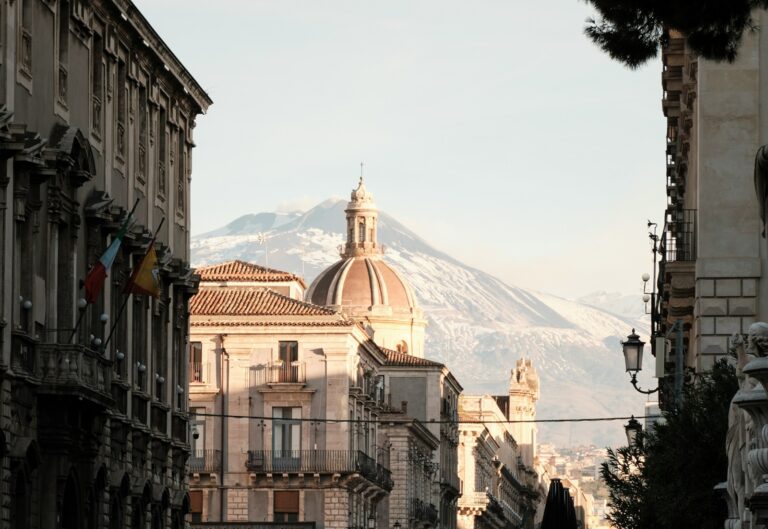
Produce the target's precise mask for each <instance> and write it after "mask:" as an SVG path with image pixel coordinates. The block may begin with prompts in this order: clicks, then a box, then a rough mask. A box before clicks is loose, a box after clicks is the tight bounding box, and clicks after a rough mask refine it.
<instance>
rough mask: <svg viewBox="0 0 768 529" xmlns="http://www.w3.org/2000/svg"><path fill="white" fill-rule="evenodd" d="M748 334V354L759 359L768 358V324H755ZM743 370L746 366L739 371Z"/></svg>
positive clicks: (760, 322) (751, 326)
mask: <svg viewBox="0 0 768 529" xmlns="http://www.w3.org/2000/svg"><path fill="white" fill-rule="evenodd" d="M747 332H748V333H749V334H748V336H749V344H748V350H747V353H748V354H751V355H754V356H758V357H764V356H768V323H764V322H762V321H759V322H757V323H753V324H752V325H750V326H749V330H748V331H747ZM743 368H744V366H743V365H741V366H739V367H738V368H737V369H743Z"/></svg>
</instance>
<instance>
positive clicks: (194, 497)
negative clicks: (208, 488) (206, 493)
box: [189, 490, 203, 523]
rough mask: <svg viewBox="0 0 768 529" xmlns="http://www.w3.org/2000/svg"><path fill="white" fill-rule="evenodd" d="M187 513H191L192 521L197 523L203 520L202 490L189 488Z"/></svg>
mask: <svg viewBox="0 0 768 529" xmlns="http://www.w3.org/2000/svg"><path fill="white" fill-rule="evenodd" d="M189 514H190V515H191V517H192V519H191V522H192V523H199V522H202V521H203V491H202V490H190V491H189Z"/></svg>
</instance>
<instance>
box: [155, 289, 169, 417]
mask: <svg viewBox="0 0 768 529" xmlns="http://www.w3.org/2000/svg"><path fill="white" fill-rule="evenodd" d="M153 305H154V311H153V314H152V352H153V362H152V365H153V367H154V371H155V372H154V374H153V377H154V380H155V397H156V398H157V400H159V401H161V402H164V401H165V398H164V397H165V394H166V391H165V381H166V378H167V377H166V370H167V365H166V364H167V355H166V352H167V350H168V339H167V336H168V333H167V330H168V317H167V315H168V305H167V304H166V303H165V302H164V301H160V300H157V299H156V300H154V301H153Z"/></svg>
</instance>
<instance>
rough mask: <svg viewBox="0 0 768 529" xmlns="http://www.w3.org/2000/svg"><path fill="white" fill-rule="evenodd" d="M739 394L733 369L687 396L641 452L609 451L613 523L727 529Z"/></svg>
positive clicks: (719, 369)
mask: <svg viewBox="0 0 768 529" xmlns="http://www.w3.org/2000/svg"><path fill="white" fill-rule="evenodd" d="M737 390H738V382H737V379H736V374H735V371H734V369H733V367H731V366H730V365H728V364H727V362H726V361H724V360H722V361H720V362H717V363H716V364H715V366H714V367H713V370H712V372H711V373H709V374H707V375H704V376H702V377H700V378H699V379H698V380H697V381H696V383H694V384H689V385H687V386H686V388H685V398H684V403H683V405H682V406H680V407H673V408H672V409H669V410H665V411H664V413H663V416H664V421H662V422H659V423H657V425H656V428H655V430H654V431H653V432H651V433H650V434H647V435H641V436H640V437H638V439H639V442H638V444H637V446H635V447H632V448H630V447H622V448H619V449H617V450H611V449H609V450H608V460H607V461H606V462H605V463H603V465H602V469H601V475H602V478H603V480H604V481H605V483H606V485H607V486H608V489H609V492H610V499H609V504H610V506H611V508H612V510H613V514H612V515H611V517H610V520H611V522H612V524H613V525H615V526H616V527H617V528H619V529H673V528H674V529H720V528H721V527H722V526H723V521H724V520H725V516H726V510H725V503H724V501H723V500H721V499H719V498H718V497H717V496H716V494H715V492H714V486H715V485H717V484H718V483H720V482H721V481H723V480H724V479H725V476H726V472H727V466H728V459H727V455H726V453H725V436H726V431H727V429H728V407H729V405H730V401H731V398H732V397H733V395H734V394H735V393H736V391H737Z"/></svg>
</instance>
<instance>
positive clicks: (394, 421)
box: [190, 412, 662, 424]
mask: <svg viewBox="0 0 768 529" xmlns="http://www.w3.org/2000/svg"><path fill="white" fill-rule="evenodd" d="M190 415H194V416H195V417H219V418H222V417H223V418H227V419H255V420H261V421H280V422H309V423H332V424H334V423H335V424H340V423H354V424H363V423H366V424H408V423H411V422H413V420H419V419H415V418H413V417H411V418H409V419H394V418H392V419H328V418H323V419H321V418H305V417H302V418H283V417H267V416H265V415H238V414H231V413H227V414H221V413H199V412H195V413H191V414H190ZM632 418H634V419H660V418H662V416H661V415H632V416H622V417H579V418H567V419H520V420H456V421H454V420H450V419H447V420H439V421H437V420H426V421H422V420H419V422H421V423H422V424H530V423H538V424H541V423H572V422H607V421H628V420H629V419H632Z"/></svg>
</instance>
